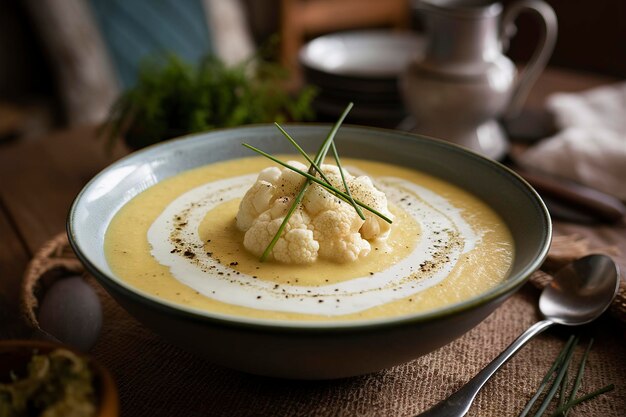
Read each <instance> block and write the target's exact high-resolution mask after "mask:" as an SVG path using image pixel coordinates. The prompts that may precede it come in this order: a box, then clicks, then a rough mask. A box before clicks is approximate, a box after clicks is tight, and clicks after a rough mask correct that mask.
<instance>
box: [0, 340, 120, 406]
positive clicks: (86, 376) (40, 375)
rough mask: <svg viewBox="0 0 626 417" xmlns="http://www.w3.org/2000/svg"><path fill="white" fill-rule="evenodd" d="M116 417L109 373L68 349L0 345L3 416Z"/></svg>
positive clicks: (47, 344) (39, 344) (38, 343)
mask: <svg viewBox="0 0 626 417" xmlns="http://www.w3.org/2000/svg"><path fill="white" fill-rule="evenodd" d="M5 416H7V417H8V416H12V417H22V416H46V417H69V416H71V417H117V416H119V400H118V394H117V389H116V387H115V384H114V382H113V378H112V377H111V375H110V374H109V372H108V371H107V370H106V369H105V368H104V367H103V366H102V365H100V364H98V363H97V362H96V361H94V360H93V359H91V358H89V357H87V356H85V355H84V354H82V353H79V352H76V351H74V350H72V349H70V348H68V347H66V346H63V345H60V344H54V343H50V342H43V341H34V340H5V341H0V417H5Z"/></svg>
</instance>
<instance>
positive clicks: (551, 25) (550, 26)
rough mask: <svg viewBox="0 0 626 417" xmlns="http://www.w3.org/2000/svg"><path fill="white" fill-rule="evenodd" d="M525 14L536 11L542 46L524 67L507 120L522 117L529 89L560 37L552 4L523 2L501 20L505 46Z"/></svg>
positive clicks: (510, 9)
mask: <svg viewBox="0 0 626 417" xmlns="http://www.w3.org/2000/svg"><path fill="white" fill-rule="evenodd" d="M525 11H529V12H534V13H536V14H537V15H539V17H541V21H542V22H543V27H542V31H541V38H540V39H539V44H538V45H537V48H536V49H535V52H534V53H533V56H532V57H531V59H530V60H529V61H528V63H527V64H526V66H525V67H524V69H523V71H522V73H521V74H520V76H519V81H518V82H517V85H516V86H515V89H514V91H513V95H512V98H511V101H510V102H509V106H508V108H507V110H506V112H505V114H504V117H505V118H511V117H515V116H516V115H517V114H519V112H520V110H521V108H522V105H523V104H524V102H525V101H526V98H527V97H528V93H529V91H530V88H531V87H532V86H533V84H534V83H535V81H536V80H537V77H539V74H541V72H542V71H543V69H544V68H545V66H546V64H547V63H548V59H549V58H550V56H551V55H552V51H553V50H554V44H555V43H556V35H557V27H558V26H557V20H556V14H555V13H554V10H553V9H552V7H550V5H549V4H547V3H545V2H543V1H541V0H521V1H518V2H516V3H513V4H512V5H511V6H509V7H508V8H507V10H506V12H505V13H504V16H503V17H502V25H501V26H500V28H501V30H500V40H501V42H502V43H503V44H507V43H508V39H509V37H510V29H511V28H514V27H515V26H514V23H513V22H514V21H515V19H517V16H518V15H519V14H520V13H522V12H525Z"/></svg>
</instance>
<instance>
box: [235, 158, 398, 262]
mask: <svg viewBox="0 0 626 417" xmlns="http://www.w3.org/2000/svg"><path fill="white" fill-rule="evenodd" d="M288 163H289V164H290V165H292V166H296V167H297V168H299V169H301V170H303V171H306V170H307V167H306V166H304V165H303V164H301V163H299V162H295V161H289V162H288ZM322 170H323V171H324V174H325V175H326V177H327V178H328V180H329V181H330V183H331V184H332V185H333V186H335V187H337V188H339V189H341V190H344V187H343V182H342V180H341V174H340V172H339V168H337V167H336V166H334V165H323V166H322ZM318 176H319V174H318ZM344 176H345V178H346V182H347V184H348V186H349V187H350V190H351V192H352V194H353V196H354V198H355V199H357V200H360V201H362V202H363V203H365V204H367V205H369V206H370V207H372V208H375V209H376V210H378V211H380V212H381V213H383V214H385V215H387V216H388V217H390V218H393V216H392V214H391V213H390V212H389V209H388V207H387V198H386V196H385V194H384V193H382V192H381V191H379V190H377V189H376V187H375V186H374V184H373V183H372V181H371V180H370V179H369V177H367V176H360V177H357V178H355V177H354V176H352V175H350V173H348V172H347V171H346V170H344ZM304 182H305V179H304V178H303V177H302V176H301V175H300V174H298V173H295V172H293V171H291V170H289V169H287V168H284V169H278V168H268V169H265V170H263V171H261V173H260V174H259V177H258V178H257V181H256V182H255V184H254V185H253V186H252V187H251V188H250V189H249V190H248V192H247V193H246V195H245V196H244V198H243V200H242V201H241V204H240V206H239V212H238V213H237V227H238V228H239V229H240V230H242V231H244V232H245V235H244V242H243V243H244V246H245V247H246V249H248V250H249V251H250V252H252V253H253V254H255V255H257V256H260V255H261V254H262V253H263V252H264V251H265V248H267V246H268V245H269V243H270V241H271V240H272V238H273V237H274V235H275V234H276V232H277V231H278V229H279V227H280V225H281V224H282V222H283V220H284V218H285V215H286V214H287V212H288V210H289V208H290V207H291V205H292V204H293V199H294V198H295V196H296V195H297V194H298V193H299V191H300V189H301V187H302V185H303V184H304ZM363 212H364V214H365V218H366V220H365V221H363V220H362V219H361V218H360V217H359V216H358V214H357V213H356V211H355V210H354V207H352V205H351V204H350V203H347V202H345V201H343V200H341V199H339V198H337V197H335V196H334V195H333V194H331V193H329V192H328V191H326V189H324V188H323V187H322V186H320V185H318V184H311V185H310V186H309V188H308V189H307V191H306V193H305V195H304V198H303V199H302V202H301V204H300V205H299V207H298V208H297V209H296V210H295V211H294V213H293V214H292V216H291V217H290V219H289V222H287V225H286V226H285V229H284V230H283V233H282V235H281V237H280V238H279V239H278V241H277V242H276V245H275V246H274V248H273V250H272V256H273V257H274V259H276V260H277V261H279V262H284V263H310V262H314V261H315V260H317V259H318V257H320V258H325V259H329V260H332V261H335V262H350V261H355V260H357V259H359V258H360V257H364V256H367V255H368V254H369V252H370V251H371V246H370V243H369V242H368V240H372V239H386V238H387V236H388V235H389V230H390V227H389V226H390V225H389V224H388V223H386V222H385V221H384V220H382V219H379V218H378V217H377V216H376V215H373V214H371V213H370V212H368V211H366V210H363Z"/></svg>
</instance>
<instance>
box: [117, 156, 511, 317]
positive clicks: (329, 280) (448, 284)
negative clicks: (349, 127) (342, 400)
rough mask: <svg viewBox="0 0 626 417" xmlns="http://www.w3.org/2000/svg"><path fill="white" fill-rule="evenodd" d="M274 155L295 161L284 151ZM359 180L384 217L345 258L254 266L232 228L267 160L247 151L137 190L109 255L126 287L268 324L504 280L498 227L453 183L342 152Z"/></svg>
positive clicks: (506, 248)
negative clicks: (374, 193) (380, 202)
mask: <svg viewBox="0 0 626 417" xmlns="http://www.w3.org/2000/svg"><path fill="white" fill-rule="evenodd" d="M281 158H282V159H283V160H289V159H295V160H299V158H296V157H293V156H282V157H281ZM342 159H343V165H344V166H345V168H346V169H347V170H348V171H350V173H352V174H353V175H363V174H365V175H368V176H370V177H371V178H372V179H373V181H374V182H375V184H376V186H377V188H379V189H380V190H382V191H384V192H385V194H386V195H387V199H388V201H389V204H390V207H389V208H390V210H391V212H392V213H393V214H394V216H395V218H394V222H393V225H392V228H391V234H390V235H389V237H388V239H387V240H386V241H385V242H376V241H373V242H371V245H372V250H371V252H370V254H369V255H368V256H366V257H364V258H361V259H359V260H357V261H355V262H350V263H334V262H330V261H323V260H318V261H316V262H315V263H313V264H306V265H294V264H281V263H277V262H274V261H272V262H263V263H261V262H259V259H258V257H256V256H253V255H252V254H250V253H249V252H248V251H247V250H246V249H245V248H244V246H243V232H241V231H239V230H238V228H237V226H236V224H235V215H236V214H237V210H238V207H239V202H240V201H241V198H242V196H243V195H244V194H245V192H246V190H247V189H248V188H249V187H250V186H251V185H252V184H253V183H254V182H255V180H256V177H257V174H258V172H259V171H261V170H262V169H263V168H266V167H268V166H271V164H272V162H271V161H268V160H267V159H265V158H262V157H252V158H244V159H237V160H231V161H226V162H219V163H215V164H211V165H207V166H204V167H200V168H196V169H193V170H190V171H187V172H184V173H181V174H179V175H176V176H174V177H172V178H169V179H167V180H165V181H162V182H160V183H158V184H156V185H155V186H153V187H151V188H149V189H147V190H146V191H144V192H142V193H141V194H139V195H138V196H136V197H135V198H133V199H132V200H131V201H129V202H128V203H127V204H126V205H125V206H124V207H123V208H122V209H121V210H120V211H119V212H118V213H117V214H116V215H115V216H114V218H113V220H112V221H111V224H110V225H109V228H108V230H107V233H106V237H105V252H106V257H107V261H108V263H109V265H110V267H111V269H112V271H113V273H114V274H116V275H117V276H118V277H119V278H121V279H122V280H124V281H126V282H127V283H129V284H130V285H132V286H133V287H135V288H137V289H139V290H142V291H145V292H147V293H150V294H153V295H155V296H157V297H160V298H162V299H166V300H169V301H172V302H174V303H178V304H182V305H185V306H188V307H192V308H196V309H201V310H206V311H210V312H217V313H223V314H229V315H238V316H248V317H256V318H267V319H291V320H346V319H366V318H376V317H388V316H399V315H405V314H411V313H415V312H422V311H427V310H432V309H437V308H440V307H444V306H446V305H449V304H453V303H457V302H460V301H463V300H466V299H468V298H471V297H474V296H476V295H479V294H481V293H484V292H485V291H487V290H488V289H490V288H492V287H494V286H495V285H497V284H498V283H500V282H502V280H503V279H504V278H505V277H506V276H507V273H508V271H509V270H510V267H511V265H512V262H513V243H512V239H511V236H510V233H509V231H508V230H507V228H506V226H505V224H504V222H503V221H502V220H501V219H500V218H499V217H498V215H497V214H496V213H495V212H493V210H491V209H490V208H489V207H488V206H487V205H485V204H484V203H483V202H482V201H480V200H479V199H477V198H476V197H474V196H472V195H471V194H469V193H467V192H465V191H463V190H461V189H459V188H458V187H456V186H454V185H452V184H449V183H447V182H444V181H442V180H439V179H437V178H434V177H432V176H429V175H426V174H423V173H420V172H418V171H415V170H411V169H408V168H404V167H398V166H394V165H390V164H384V163H380V162H373V161H365V160H356V159H350V158H342Z"/></svg>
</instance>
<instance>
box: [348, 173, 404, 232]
mask: <svg viewBox="0 0 626 417" xmlns="http://www.w3.org/2000/svg"><path fill="white" fill-rule="evenodd" d="M346 182H347V183H348V187H350V192H351V193H352V198H354V199H355V200H359V201H360V202H362V203H363V204H365V205H367V206H369V207H371V208H373V209H374V210H376V211H378V212H379V213H381V214H384V215H385V216H387V217H389V218H390V219H393V214H391V212H390V211H389V207H388V206H387V196H385V193H383V192H382V191H380V190H379V189H377V188H376V187H375V186H374V184H373V183H372V180H371V179H370V177H368V176H366V175H362V176H360V177H357V178H354V179H350V180H348V179H346ZM363 214H364V215H365V223H363V226H361V229H360V230H359V232H360V233H361V236H363V239H367V240H372V239H387V237H388V236H389V233H390V232H391V224H389V223H387V222H386V221H384V220H383V219H381V218H380V217H378V216H377V215H375V214H374V213H372V212H370V211H368V210H363Z"/></svg>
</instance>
